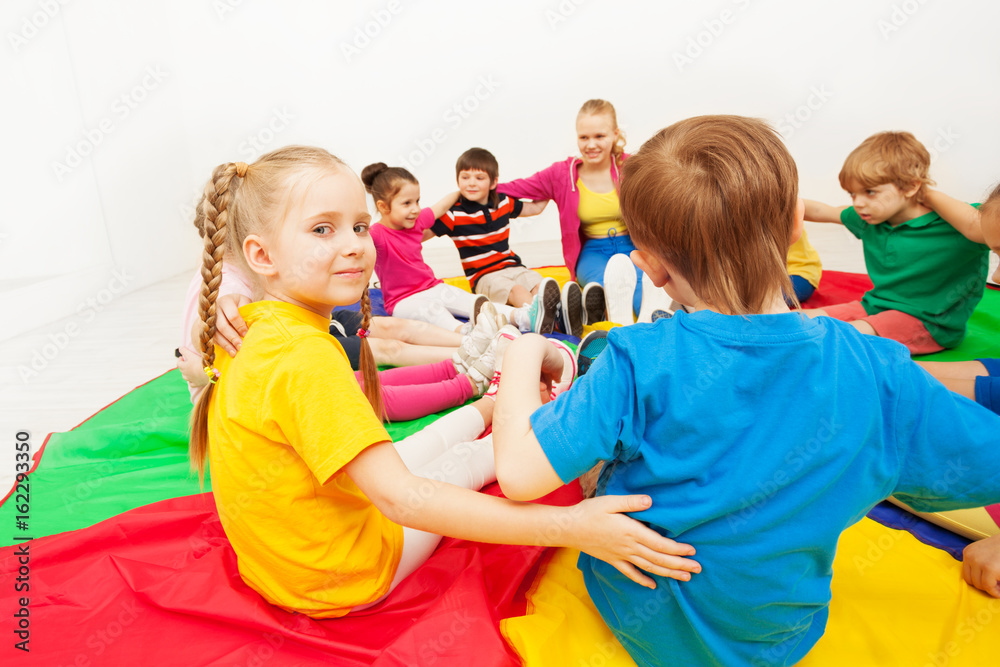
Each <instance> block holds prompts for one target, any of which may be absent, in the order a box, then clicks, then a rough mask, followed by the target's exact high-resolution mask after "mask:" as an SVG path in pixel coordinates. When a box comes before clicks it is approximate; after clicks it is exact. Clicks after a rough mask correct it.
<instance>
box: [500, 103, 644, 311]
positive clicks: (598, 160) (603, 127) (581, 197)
mask: <svg viewBox="0 0 1000 667" xmlns="http://www.w3.org/2000/svg"><path fill="white" fill-rule="evenodd" d="M576 136H577V146H578V147H579V148H580V154H581V156H580V157H570V158H567V159H566V160H560V161H559V162H556V163H554V164H553V165H552V166H551V167H548V168H547V169H543V170H542V171H540V172H538V173H536V174H535V175H534V176H529V177H528V178H521V179H518V180H516V181H511V182H509V183H501V184H500V185H498V186H497V191H498V192H502V193H504V194H506V195H508V196H510V197H517V198H519V199H532V200H535V201H541V200H547V199H552V200H554V201H555V203H556V206H557V207H558V208H559V227H560V230H561V232H562V249H563V259H564V260H565V261H566V267H567V268H568V269H569V272H570V275H571V276H572V277H573V278H574V279H576V281H577V282H579V283H580V284H581V285H583V286H584V300H585V301H586V296H587V294H586V293H587V291H588V289H587V285H588V284H594V283H596V284H598V285H602V284H603V283H604V267H605V266H606V265H607V263H608V260H609V259H610V258H611V257H612V256H613V255H616V254H625V255H628V254H629V253H631V252H632V251H633V250H635V246H634V245H632V239H631V237H629V233H628V227H626V225H625V223H624V221H622V219H621V212H620V209H619V208H618V175H619V173H620V169H621V165H622V162H624V161H625V159H626V158H627V157H628V156H627V154H626V153H625V151H624V147H625V136H624V134H623V133H622V131H621V130H620V129H619V128H618V118H617V116H616V114H615V108H614V107H613V106H612V105H611V103H610V102H608V101H606V100H589V101H587V102H586V103H584V105H583V106H582V107H581V108H580V112H579V114H577V117H576ZM636 284H637V286H639V289H636V291H635V294H634V298H633V310H634V311H635V312H638V311H639V304H640V302H641V299H642V292H641V285H642V281H641V274H640V273H639V270H638V269H636ZM602 296H603V295H602Z"/></svg>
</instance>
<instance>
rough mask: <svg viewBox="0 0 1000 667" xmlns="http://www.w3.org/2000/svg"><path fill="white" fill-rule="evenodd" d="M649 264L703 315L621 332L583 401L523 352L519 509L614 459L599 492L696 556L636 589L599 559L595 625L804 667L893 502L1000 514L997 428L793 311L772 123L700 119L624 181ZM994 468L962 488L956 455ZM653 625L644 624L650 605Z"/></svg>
mask: <svg viewBox="0 0 1000 667" xmlns="http://www.w3.org/2000/svg"><path fill="white" fill-rule="evenodd" d="M619 197H620V201H621V210H622V215H623V217H624V219H625V220H626V222H627V223H628V228H629V230H630V232H631V234H632V240H633V242H634V243H635V246H636V250H635V251H633V253H632V259H633V261H634V262H635V263H636V265H637V266H638V267H639V268H641V269H642V270H643V272H645V273H646V275H648V276H649V277H650V278H651V279H652V281H653V284H654V285H655V286H656V287H657V288H662V289H664V290H665V291H666V292H667V294H668V295H669V296H670V297H672V298H673V299H675V300H676V301H678V302H679V303H681V304H683V305H684V306H687V307H691V308H693V309H694V312H690V313H688V312H684V311H683V310H680V311H678V312H677V313H676V314H675V315H674V316H673V317H672V318H669V319H660V320H657V321H655V322H653V323H652V324H635V325H633V326H628V327H620V328H615V329H612V330H611V331H609V332H608V335H607V343H608V346H607V349H605V350H604V352H603V353H602V354H601V355H600V356H599V357H598V358H597V360H596V361H595V362H594V364H593V365H592V366H591V367H590V370H589V371H588V372H587V374H586V375H584V376H582V377H581V378H579V379H578V380H577V381H576V383H575V384H574V386H573V389H571V390H570V391H568V392H566V393H565V394H563V395H562V396H560V397H559V399H558V400H556V401H553V402H551V403H547V404H544V405H543V403H542V401H541V400H539V397H538V395H537V394H536V395H535V396H532V395H531V394H532V391H531V390H532V388H533V387H534V386H537V383H538V381H539V378H540V377H541V378H544V379H546V380H549V379H550V378H552V377H553V376H556V375H557V374H558V373H559V371H560V370H561V362H560V360H559V356H558V355H557V354H556V353H555V351H553V350H552V349H551V348H552V346H551V345H549V344H548V343H547V342H546V341H545V339H544V338H542V337H540V336H534V335H531V334H528V335H526V336H523V337H521V338H518V339H517V340H515V341H513V342H512V343H511V344H510V346H509V347H508V348H507V351H506V355H505V357H504V362H503V368H502V374H503V382H502V383H501V384H500V390H499V394H498V398H497V404H496V413H495V419H494V431H493V437H494V446H495V448H496V461H497V479H498V481H499V483H500V487H501V489H502V490H503V492H504V494H505V495H507V497H509V498H516V499H520V500H527V499H531V498H536V497H540V496H543V495H545V494H546V493H549V492H550V491H551V490H552V489H554V488H556V487H558V486H560V485H561V484H563V483H564V482H566V481H569V480H572V479H575V478H577V477H579V476H580V475H581V474H583V473H585V472H586V471H587V470H589V469H591V468H592V467H593V466H594V465H595V464H597V463H598V462H601V461H604V462H606V463H605V464H604V466H603V468H602V470H601V473H600V477H599V480H598V484H597V494H598V497H600V496H601V495H603V494H617V493H623V492H627V493H637V492H641V493H647V494H649V495H650V496H652V497H653V499H654V505H653V507H652V508H651V509H649V510H645V511H642V512H636V513H634V514H633V515H632V516H634V517H635V518H636V519H639V520H640V521H643V522H645V523H646V524H647V525H648V526H650V527H651V528H653V529H654V530H656V531H657V532H659V533H660V534H662V535H664V536H666V537H670V538H672V539H677V540H683V541H684V542H687V543H690V544H692V545H693V546H694V547H696V548H697V549H698V562H699V563H700V564H701V566H702V571H701V573H700V574H697V575H695V576H693V577H691V579H690V580H689V581H679V580H666V579H658V578H656V577H655V576H654V578H655V579H657V583H658V586H657V588H656V589H646V588H642V587H640V586H637V585H635V584H634V583H633V582H631V581H629V580H628V579H627V578H625V577H623V576H622V575H621V574H620V573H619V572H617V571H615V570H614V569H613V568H610V567H608V566H607V565H605V564H604V563H601V562H599V561H598V560H596V559H594V558H592V557H590V556H587V555H582V556H581V557H580V561H579V567H580V569H581V570H582V571H583V578H584V581H585V583H586V586H587V591H588V592H589V594H590V597H591V599H592V600H593V602H594V604H595V606H596V607H597V610H598V611H599V612H600V614H601V616H602V617H603V619H604V620H605V622H606V623H607V624H608V626H609V627H610V629H611V630H612V631H613V632H614V634H615V635H616V637H617V638H618V639H619V640H620V641H621V643H622V644H623V646H624V647H625V649H626V650H627V651H628V652H629V654H630V655H631V657H632V658H633V659H634V660H635V661H636V662H637V663H638V664H639V665H643V666H652V665H662V664H664V663H665V662H669V664H676V665H731V666H733V667H737V666H738V667H745V666H746V665H793V664H795V663H797V662H798V661H799V660H801V659H802V657H803V656H804V655H805V654H806V653H807V652H808V651H809V649H810V648H811V647H812V646H813V645H814V644H815V643H816V641H817V640H818V639H819V638H820V636H822V634H823V632H824V628H825V626H826V621H827V616H828V608H829V603H830V582H831V578H832V564H833V560H834V553H835V551H836V548H837V541H838V538H839V536H840V534H841V532H842V531H843V530H844V529H846V528H847V527H848V526H850V525H852V524H853V523H855V522H857V521H858V520H860V519H861V518H862V517H863V516H864V515H865V513H866V512H867V511H868V510H869V509H870V508H871V507H872V506H874V505H875V504H876V503H878V502H879V501H881V500H883V499H884V498H886V497H887V496H889V495H891V494H894V495H895V496H896V497H898V498H901V499H903V500H904V501H905V502H907V503H908V504H910V505H912V506H914V507H916V508H918V509H920V510H940V509H950V508H958V507H973V506H981V505H984V504H987V503H992V502H996V501H997V500H1000V471H998V469H997V467H996V466H995V465H993V461H995V459H996V452H997V451H1000V418H998V417H997V416H996V415H994V414H992V413H991V412H989V411H988V410H985V409H983V408H982V407H981V406H979V405H976V404H975V403H973V402H971V401H967V400H965V399H963V398H961V397H958V396H955V395H954V394H952V393H951V392H950V391H948V389H947V388H945V387H944V386H943V385H942V384H941V383H939V382H937V381H936V380H934V379H933V378H932V377H931V376H930V375H928V374H927V373H925V372H924V371H923V370H922V369H921V368H920V367H919V366H917V364H915V363H914V362H913V361H912V360H911V359H910V355H909V352H908V351H907V350H906V348H905V347H903V346H902V345H900V344H899V343H897V342H895V341H891V340H885V339H882V338H877V337H874V336H865V335H862V334H861V333H860V332H858V330H857V329H856V328H854V327H852V326H851V325H850V324H847V323H845V322H840V321H838V320H835V319H832V318H828V317H821V318H814V319H811V318H808V317H805V316H804V315H803V314H802V313H801V312H800V311H792V312H789V310H788V306H787V305H786V304H785V300H784V296H785V295H786V294H791V293H792V286H791V284H790V280H789V278H788V274H787V272H786V254H787V251H788V248H789V246H790V244H792V243H793V242H794V241H795V240H796V239H797V238H798V237H799V235H800V233H801V230H802V217H803V204H802V201H801V200H800V199H798V174H797V170H796V167H795V163H794V162H793V160H792V158H791V156H790V155H789V153H788V151H787V150H786V148H785V147H784V145H783V144H782V142H781V140H780V139H779V138H778V136H777V135H776V133H775V132H774V131H773V130H772V129H771V128H770V127H768V126H767V125H766V124H764V123H763V122H762V121H757V120H752V119H747V118H742V117H737V116H703V117H699V118H691V119H688V120H685V121H681V122H679V123H676V124H674V125H672V126H670V127H668V128H666V129H665V130H662V131H661V132H659V133H658V134H656V135H655V136H654V137H653V138H652V139H650V140H649V141H647V142H646V143H645V144H644V145H643V146H642V148H641V149H640V150H639V151H638V152H637V153H636V154H635V155H633V156H632V157H631V158H630V159H629V160H628V161H627V162H626V163H625V165H624V167H623V169H622V180H621V185H620V189H619ZM959 459H961V460H962V461H967V462H981V465H976V464H973V465H970V466H969V468H970V469H969V471H968V472H967V473H965V474H963V475H961V476H960V477H959V479H954V478H953V475H952V473H951V471H950V469H949V467H948V466H947V465H946V462H947V461H949V460H959ZM637 610H641V612H642V613H641V615H640V614H639V613H638V612H637Z"/></svg>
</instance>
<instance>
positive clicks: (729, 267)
mask: <svg viewBox="0 0 1000 667" xmlns="http://www.w3.org/2000/svg"><path fill="white" fill-rule="evenodd" d="M798 180H799V179H798V170H797V169H796V167H795V161H794V160H793V159H792V156H791V155H790V154H789V153H788V150H787V149H786V148H785V146H784V144H783V143H782V142H781V139H780V138H779V137H778V136H777V134H776V133H775V132H774V130H773V129H772V128H771V127H770V126H768V125H767V123H765V122H764V121H761V120H757V119H753V118H743V117H741V116H699V117H696V118H689V119H687V120H682V121H680V122H679V123H674V124H673V125H671V126H670V127H668V128H666V129H664V130H661V131H660V132H659V133H657V134H656V135H655V136H654V137H653V138H652V139H650V140H649V141H647V142H646V143H645V144H643V146H642V148H640V149H639V151H638V152H637V153H636V154H635V155H633V156H632V157H630V158H629V159H628V160H626V161H625V164H624V166H623V167H622V180H621V186H620V189H619V200H620V202H621V212H622V218H623V219H624V220H625V223H626V224H627V225H628V229H629V233H630V234H631V236H632V239H633V241H634V242H635V245H636V247H637V248H640V249H641V250H643V251H645V252H649V253H651V254H653V255H655V256H657V257H659V258H661V259H663V260H666V261H667V262H669V263H670V264H671V266H673V267H674V268H675V269H676V270H678V271H680V272H681V274H682V275H683V276H684V278H685V279H686V280H687V281H688V283H689V284H690V285H691V288H692V289H693V290H694V291H695V293H696V294H697V295H698V296H699V297H700V298H702V299H704V300H705V301H707V302H708V303H710V304H712V305H713V307H715V308H718V309H719V310H720V311H722V312H727V313H729V314H734V315H749V314H754V313H760V312H762V311H763V309H764V307H765V306H766V305H767V303H768V301H769V300H770V299H773V298H774V296H775V293H776V292H777V291H778V290H784V293H785V294H794V293H795V292H794V290H793V289H792V285H791V281H790V279H789V278H788V272H787V264H786V263H787V259H786V258H787V255H788V247H789V245H790V244H791V236H792V230H793V228H794V219H795V212H796V205H797V201H798Z"/></svg>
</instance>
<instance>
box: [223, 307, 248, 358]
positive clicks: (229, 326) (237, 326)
mask: <svg viewBox="0 0 1000 667" xmlns="http://www.w3.org/2000/svg"><path fill="white" fill-rule="evenodd" d="M251 301H252V300H251V299H250V298H248V297H246V296H244V295H243V294H227V295H225V296H220V297H219V298H218V299H216V301H215V338H214V339H213V340H214V341H215V344H216V345H218V346H219V347H221V348H222V349H224V350H225V351H226V352H228V353H229V356H230V357H235V356H236V351H237V350H238V349H240V346H241V345H242V344H243V337H244V336H246V335H247V332H248V331H249V329H248V328H247V323H246V322H244V321H243V317H242V316H241V315H240V307H241V306H245V305H246V304H248V303H251Z"/></svg>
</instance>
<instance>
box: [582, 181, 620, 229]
mask: <svg viewBox="0 0 1000 667" xmlns="http://www.w3.org/2000/svg"><path fill="white" fill-rule="evenodd" d="M576 187H577V188H578V189H579V190H580V206H579V207H578V208H577V211H576V215H577V217H578V218H580V229H581V230H582V231H583V235H584V236H586V237H587V238H590V239H603V238H604V237H606V236H607V235H608V232H609V231H611V230H612V229H613V230H614V233H615V234H618V235H621V234H628V227H626V226H625V222H624V221H623V220H622V211H621V207H619V205H618V192H617V190H612V191H611V192H593V191H591V190H589V189H588V188H587V186H586V185H584V184H583V180H582V179H579V178H578V179H576Z"/></svg>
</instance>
